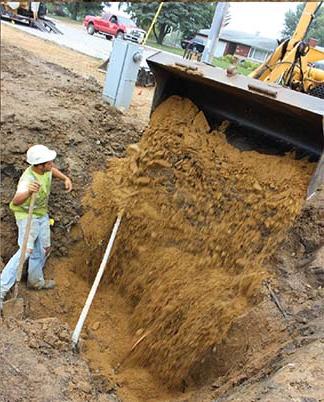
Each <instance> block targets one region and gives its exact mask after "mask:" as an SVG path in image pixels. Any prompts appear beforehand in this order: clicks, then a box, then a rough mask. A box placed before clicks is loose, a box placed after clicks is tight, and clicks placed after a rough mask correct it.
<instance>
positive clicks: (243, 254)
mask: <svg viewBox="0 0 324 402" xmlns="http://www.w3.org/2000/svg"><path fill="white" fill-rule="evenodd" d="M19 35H20V33H19ZM19 35H18V36H17V37H19ZM13 39H14V34H13V35H12V36H11V37H10V40H11V43H12V41H13ZM32 42H33V44H32V45H33V46H36V45H37V43H39V46H40V48H42V49H43V48H45V47H46V45H45V44H44V42H43V41H41V40H36V39H33V41H32ZM8 43H10V41H9V42H8ZM8 43H7V45H6V42H5V41H4V44H3V47H2V49H1V53H2V54H1V56H2V58H1V59H2V67H1V68H2V71H3V73H2V94H3V95H5V96H4V99H5V102H2V114H1V116H2V130H3V133H4V136H3V138H4V140H3V141H2V155H1V157H2V178H3V179H2V189H1V195H2V200H3V206H2V212H1V223H2V250H1V253H2V256H3V257H4V260H5V261H6V260H7V259H8V258H9V256H10V254H11V253H12V251H13V250H14V248H15V230H14V223H13V219H12V218H11V215H10V213H9V211H8V209H7V203H8V201H9V200H10V198H11V196H12V194H13V193H14V189H15V185H16V181H17V178H18V177H19V174H20V172H21V170H22V169H23V168H25V165H24V163H23V157H24V153H25V151H26V149H27V148H28V146H29V145H31V144H32V143H34V142H44V143H46V144H47V145H49V146H51V147H53V148H55V149H58V151H59V158H58V162H59V166H60V167H61V168H62V169H63V170H65V171H67V172H68V173H69V174H70V175H71V176H72V179H73V181H74V185H75V190H74V192H73V193H72V194H70V195H66V194H64V193H63V192H62V188H61V187H60V186H59V185H58V184H56V186H55V187H54V189H53V197H52V199H51V208H52V209H51V212H52V214H53V215H54V216H55V217H56V221H57V222H56V226H54V232H53V244H54V247H55V248H56V250H58V253H59V254H62V255H66V254H67V257H66V258H57V257H55V256H54V257H51V258H50V259H49V261H48V263H47V267H46V275H47V276H48V277H54V278H55V279H56V281H57V288H56V289H54V290H52V291H49V292H44V293H43V292H31V291H28V290H26V289H25V287H24V286H23V285H22V286H21V293H22V295H23V297H24V299H25V302H26V306H25V307H26V310H25V311H26V316H27V317H29V318H30V319H33V320H34V321H33V320H28V321H26V322H23V323H17V322H15V321H9V322H8V321H6V322H5V323H3V324H1V323H0V326H1V325H2V326H1V328H0V329H1V331H0V343H1V345H2V347H3V348H4V351H5V353H3V354H2V356H4V358H5V359H4V363H5V364H4V365H2V363H1V364H0V395H1V396H2V395H5V397H6V399H4V400H10V401H11V400H39V401H45V400H48V399H47V396H48V398H50V395H49V393H50V391H51V392H53V391H52V390H53V388H54V389H55V395H57V396H58V399H57V400H71V401H79V400H89V401H91V400H99V401H101V400H102V401H105V400H118V399H117V398H119V399H120V400H122V401H127V402H135V401H136V402H139V401H140V402H142V401H172V402H175V401H182V402H184V401H190V402H195V401H197V402H198V401H199V402H201V401H211V400H215V401H219V402H220V401H233V400H242V401H252V400H264V401H269V402H270V401H271V402H273V401H277V402H279V401H286V400H292V401H295V400H298V401H299V400H300V401H303V402H306V401H320V400H321V399H320V398H321V395H320V385H321V381H322V378H323V369H322V368H321V360H320V356H323V319H322V318H323V303H322V298H323V286H324V276H323V272H324V266H323V265H324V264H323V255H324V254H323V248H322V249H321V250H319V249H320V247H321V246H322V245H323V237H324V233H323V230H324V209H323V208H324V190H322V192H320V193H319V194H318V195H317V196H316V197H314V199H313V200H312V201H311V202H310V203H308V204H307V205H306V207H304V208H302V207H303V205H304V200H305V194H306V188H307V185H308V182H309V178H310V176H311V174H312V172H313V170H314V167H315V165H314V164H310V163H308V162H307V161H306V160H299V161H297V160H295V159H294V155H286V156H272V155H262V154H259V153H257V152H241V151H240V150H238V149H236V148H234V147H232V146H231V145H229V144H228V143H227V142H226V136H225V133H226V130H228V129H230V127H229V128H228V127H227V126H228V124H227V123H226V122H225V123H223V124H222V125H221V126H220V127H218V128H217V129H214V130H211V129H210V127H209V125H208V123H207V121H206V119H205V117H204V115H203V113H202V112H200V111H199V110H198V109H197V107H196V106H195V105H194V104H193V103H192V102H191V101H189V100H188V99H181V98H178V97H173V98H170V99H168V100H167V101H166V102H165V103H164V104H162V105H160V106H159V108H158V109H157V110H156V111H155V112H154V114H153V116H152V119H151V122H150V125H149V127H148V128H147V129H146V130H145V132H144V134H143V137H142V139H141V141H140V142H139V143H137V144H135V143H136V141H138V140H139V138H140V137H141V134H142V133H141V130H138V128H137V127H138V126H137V125H135V124H134V125H130V121H129V118H127V117H125V116H123V115H121V114H120V113H118V112H117V111H115V110H114V109H112V108H110V107H109V106H107V105H105V104H103V103H102V102H101V100H100V96H101V86H100V84H98V82H97V81H95V80H93V79H84V78H83V77H81V76H80V75H78V74H76V72H71V71H70V70H69V69H67V68H62V67H61V66H60V65H58V64H54V63H53V57H54V56H53V54H52V53H53V52H54V48H51V54H50V55H48V56H47V59H46V57H45V54H44V58H45V59H42V58H40V57H39V56H38V55H37V57H36V56H35V55H36V54H37V49H35V48H34V47H33V54H34V55H31V53H28V52H26V51H25V50H22V49H19V48H17V47H14V46H12V45H11V46H10V47H9V46H8ZM49 46H53V45H49ZM64 52H69V51H67V50H66V49H64ZM70 55H73V52H70ZM60 57H61V56H58V58H57V60H56V62H59V63H60V64H61V65H63V66H64V60H63V59H64V57H63V59H62V57H61V58H60ZM71 57H72V56H71ZM50 59H51V60H52V61H51V62H50V63H48V61H49V60H50ZM79 64H80V65H79V66H78V69H79V71H81V70H82V60H81V59H79ZM65 67H68V66H65ZM26 77H28V80H27V79H26ZM48 77H51V78H53V77H54V78H55V79H48ZM44 88H46V91H44ZM34 92H35V93H34ZM129 144H131V145H129ZM126 148H127V152H125V150H126ZM116 156H117V157H121V156H126V157H125V158H123V159H118V158H116ZM94 171H98V172H97V173H95V175H94V178H93V182H92V185H91V188H89V189H87V187H86V186H87V184H89V183H90V182H91V180H92V174H93V172H94ZM84 194H85V197H84V198H83V201H82V203H81V196H82V195H84ZM119 212H122V213H123V216H122V223H121V227H120V230H119V233H118V234H117V240H116V244H115V246H114V249H113V253H112V256H111V260H110V262H109V265H108V267H107V272H106V273H105V276H104V278H103V283H102V285H101V286H100V288H99V291H98V294H97V295H96V298H95V301H94V304H93V306H92V308H91V311H90V314H89V317H88V320H87V322H86V325H85V328H84V330H83V332H82V340H81V359H80V358H79V357H77V356H74V355H72V354H71V352H70V348H69V341H68V340H69V338H70V335H71V334H70V332H69V329H68V327H67V326H66V325H65V324H62V322H67V323H68V324H69V325H70V328H73V326H74V325H75V323H76V321H77V319H78V316H79V314H80V311H81V309H82V306H83V304H84V301H85V299H86V296H87V293H88V291H89V286H90V284H91V282H92V280H93V278H94V275H95V273H96V271H97V269H98V266H99V264H100V261H101V258H102V256H103V253H104V250H105V247H106V244H107V242H108V239H109V236H110V233H111V230H112V226H113V223H114V221H115V219H116V216H117V213H119ZM48 317H59V319H54V320H50V319H48ZM35 320H36V321H35ZM83 358H85V359H86V361H87V363H88V365H89V367H90V370H89V368H88V367H87V365H86V363H85V362H84V361H83V360H82V359H83ZM0 359H1V357H0ZM17 370H18V371H17ZM19 370H20V372H19ZM25 374H26V376H25ZM22 378H23V381H22V380H21V379H22ZM39 379H41V381H39ZM55 379H56V381H55ZM18 383H19V385H20V386H21V394H20V396H21V399H17V398H18V397H19V395H17V384H18ZM8 384H9V386H8ZM21 384H22V385H21ZM39 387H41V390H42V394H41V395H40V394H39ZM233 387H234V389H233ZM4 390H5V391H6V392H7V394H5V393H4ZM116 395H118V397H117V396H116ZM37 398H38V399H37ZM64 398H65V399H64ZM0 400H1V397H0Z"/></svg>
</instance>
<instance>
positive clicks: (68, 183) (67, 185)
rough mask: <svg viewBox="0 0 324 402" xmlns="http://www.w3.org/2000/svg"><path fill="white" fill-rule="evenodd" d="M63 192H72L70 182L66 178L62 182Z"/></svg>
mask: <svg viewBox="0 0 324 402" xmlns="http://www.w3.org/2000/svg"><path fill="white" fill-rule="evenodd" d="M64 185H65V190H66V191H67V192H68V193H69V192H70V191H72V181H71V179H69V178H68V177H67V178H66V179H65V180H64Z"/></svg>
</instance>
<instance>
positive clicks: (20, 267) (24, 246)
mask: <svg viewBox="0 0 324 402" xmlns="http://www.w3.org/2000/svg"><path fill="white" fill-rule="evenodd" d="M36 195H37V193H33V194H32V196H31V200H30V204H29V209H28V217H27V224H26V230H25V234H24V239H23V244H22V246H21V253H20V258H19V264H18V269H17V275H16V284H15V289H14V298H16V297H17V296H18V286H19V282H20V279H21V274H22V270H23V266H24V262H25V255H26V250H27V243H28V237H29V232H30V227H31V221H32V217H33V209H34V204H35V200H36Z"/></svg>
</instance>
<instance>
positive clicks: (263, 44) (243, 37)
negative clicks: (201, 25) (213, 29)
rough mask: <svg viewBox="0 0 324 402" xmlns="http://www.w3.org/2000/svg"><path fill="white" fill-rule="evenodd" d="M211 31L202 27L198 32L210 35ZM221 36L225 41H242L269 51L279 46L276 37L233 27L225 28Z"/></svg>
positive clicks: (242, 43)
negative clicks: (267, 36)
mask: <svg viewBox="0 0 324 402" xmlns="http://www.w3.org/2000/svg"><path fill="white" fill-rule="evenodd" d="M209 31H210V30H209V29H201V30H200V31H199V32H198V35H201V36H205V37H208V34H209ZM219 38H220V39H221V40H223V41H227V42H236V43H240V44H241V45H246V46H251V47H254V48H257V49H263V50H267V51H269V52H273V51H274V50H275V48H276V47H277V46H278V42H277V41H276V40H275V39H271V38H266V37H264V36H259V35H257V34H251V33H246V32H241V31H234V30H231V29H223V30H222V31H221V33H220V37H219Z"/></svg>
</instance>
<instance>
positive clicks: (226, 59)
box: [146, 39, 258, 75]
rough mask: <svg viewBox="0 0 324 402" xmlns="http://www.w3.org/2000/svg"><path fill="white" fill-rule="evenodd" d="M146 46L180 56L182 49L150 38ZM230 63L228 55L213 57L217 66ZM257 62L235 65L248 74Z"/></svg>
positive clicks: (241, 72)
mask: <svg viewBox="0 0 324 402" xmlns="http://www.w3.org/2000/svg"><path fill="white" fill-rule="evenodd" d="M146 44H147V45H148V46H151V47H154V48H155V49H159V50H163V51H165V52H169V53H173V54H177V55H180V56H182V55H183V52H184V50H183V49H181V48H177V47H171V46H165V45H159V44H158V43H156V42H155V41H154V40H152V39H150V40H148V41H147V42H146ZM231 64H232V60H231V57H230V56H225V57H217V58H216V57H214V59H213V65H214V66H216V67H219V68H223V69H226V68H227V67H228V66H229V65H231ZM257 66H258V64H255V63H251V62H249V61H247V62H245V63H243V64H242V65H241V64H239V65H237V70H238V72H239V74H242V75H249V74H250V73H251V72H252V71H253V70H254V69H255V68H256V67H257Z"/></svg>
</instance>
